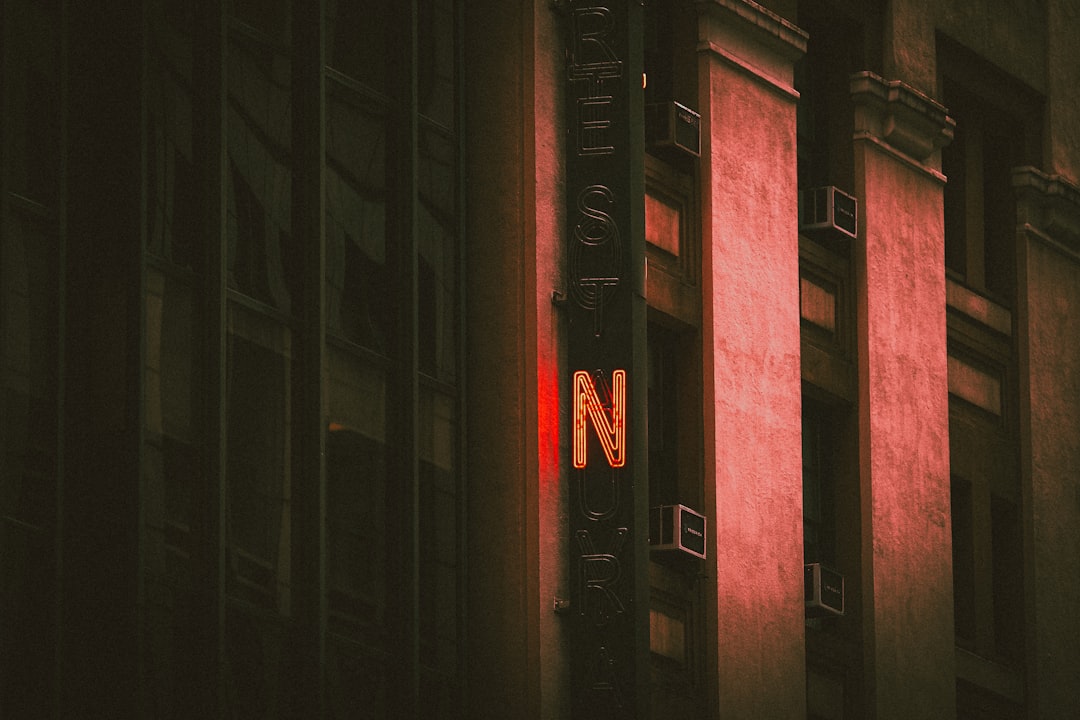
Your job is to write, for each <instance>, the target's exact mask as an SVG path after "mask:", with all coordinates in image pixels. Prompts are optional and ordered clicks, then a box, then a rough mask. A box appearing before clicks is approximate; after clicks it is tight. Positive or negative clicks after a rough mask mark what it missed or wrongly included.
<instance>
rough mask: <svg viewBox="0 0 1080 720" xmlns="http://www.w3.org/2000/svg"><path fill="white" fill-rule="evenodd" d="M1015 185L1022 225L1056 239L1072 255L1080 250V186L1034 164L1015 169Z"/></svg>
mask: <svg viewBox="0 0 1080 720" xmlns="http://www.w3.org/2000/svg"><path fill="white" fill-rule="evenodd" d="M1012 186H1013V192H1014V193H1015V194H1016V219H1017V222H1018V223H1019V224H1021V225H1025V226H1030V227H1031V228H1033V229H1035V230H1036V231H1038V232H1039V233H1041V234H1042V235H1045V236H1048V237H1049V238H1051V239H1053V240H1055V241H1056V242H1057V243H1059V244H1060V245H1062V246H1064V249H1066V250H1068V251H1069V252H1070V253H1071V254H1073V255H1076V254H1077V253H1080V186H1078V185H1077V184H1076V183H1074V182H1072V181H1071V180H1069V179H1067V178H1064V177H1062V176H1061V175H1048V174H1046V173H1044V172H1042V171H1041V170H1038V169H1037V168H1034V167H1031V166H1024V167H1018V168H1014V169H1013V172H1012Z"/></svg>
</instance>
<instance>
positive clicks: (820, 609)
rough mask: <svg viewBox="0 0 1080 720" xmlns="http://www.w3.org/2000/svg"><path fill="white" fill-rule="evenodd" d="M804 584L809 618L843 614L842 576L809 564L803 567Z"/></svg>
mask: <svg viewBox="0 0 1080 720" xmlns="http://www.w3.org/2000/svg"><path fill="white" fill-rule="evenodd" d="M803 573H804V577H803V580H804V582H805V584H806V614H807V615H808V616H810V617H820V616H822V615H843V614H844V576H843V575H841V574H840V573H838V572H836V571H835V570H830V569H828V568H827V567H824V566H822V564H821V563H810V564H809V565H805V566H804V567H803Z"/></svg>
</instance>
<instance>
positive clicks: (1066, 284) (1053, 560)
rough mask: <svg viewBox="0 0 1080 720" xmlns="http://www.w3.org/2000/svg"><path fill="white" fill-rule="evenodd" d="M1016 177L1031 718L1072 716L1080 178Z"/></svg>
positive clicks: (1079, 654)
mask: <svg viewBox="0 0 1080 720" xmlns="http://www.w3.org/2000/svg"><path fill="white" fill-rule="evenodd" d="M1013 185H1014V187H1015V188H1016V190H1017V195H1018V203H1017V210H1018V213H1017V216H1018V219H1019V226H1018V230H1019V232H1018V236H1017V239H1018V243H1017V244H1018V252H1017V260H1018V262H1017V266H1018V270H1019V277H1018V279H1019V288H1020V291H1019V293H1018V297H1017V328H1018V341H1019V370H1020V372H1019V377H1020V448H1021V451H1020V457H1021V482H1022V484H1023V501H1024V506H1025V536H1024V541H1025V545H1026V547H1025V563H1024V566H1025V568H1026V576H1025V578H1024V581H1025V596H1026V605H1027V610H1026V622H1027V630H1028V632H1027V635H1028V651H1027V670H1028V678H1029V680H1028V687H1027V704H1028V707H1029V708H1030V711H1031V713H1030V715H1029V717H1031V718H1055V717H1067V716H1068V715H1069V714H1070V713H1075V711H1076V708H1078V707H1080V685H1078V684H1077V682H1076V677H1077V671H1078V669H1080V646H1078V645H1077V642H1076V638H1078V637H1080V617H1078V616H1077V613H1076V596H1075V585H1076V578H1078V577H1080V486H1078V485H1077V482H1076V477H1077V468H1080V442H1078V440H1077V438H1080V313H1077V308H1080V187H1078V186H1077V185H1076V184H1075V183H1072V182H1070V181H1068V180H1066V179H1064V178H1062V177H1060V176H1057V175H1046V174H1044V173H1042V172H1040V171H1038V170H1036V169H1034V168H1022V169H1019V170H1017V171H1014V173H1013Z"/></svg>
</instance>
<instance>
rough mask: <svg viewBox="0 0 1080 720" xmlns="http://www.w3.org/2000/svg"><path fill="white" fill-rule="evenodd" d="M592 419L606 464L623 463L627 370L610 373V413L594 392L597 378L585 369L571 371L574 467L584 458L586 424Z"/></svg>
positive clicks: (617, 465)
mask: <svg viewBox="0 0 1080 720" xmlns="http://www.w3.org/2000/svg"><path fill="white" fill-rule="evenodd" d="M588 420H592V424H593V427H594V428H595V429H596V434H597V435H598V436H599V438H600V446H601V447H603V448H604V455H605V456H606V457H607V461H608V465H610V466H611V467H613V468H619V467H622V466H623V465H625V464H626V371H625V370H615V371H613V372H612V373H611V415H610V416H609V415H608V412H607V410H605V409H604V404H603V403H602V402H600V396H599V395H598V394H597V392H596V381H595V380H594V379H593V377H592V375H590V374H589V373H588V372H586V371H584V370H578V371H577V372H575V373H574V467H576V468H583V467H585V464H586V461H587V459H588V458H587V452H586V451H587V446H588V443H587V442H586V434H587V433H586V426H587V425H588Z"/></svg>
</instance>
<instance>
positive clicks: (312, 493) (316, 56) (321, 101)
mask: <svg viewBox="0 0 1080 720" xmlns="http://www.w3.org/2000/svg"><path fill="white" fill-rule="evenodd" d="M292 5H293V19H292V32H293V48H294V53H295V55H294V58H293V80H292V87H293V98H292V107H293V125H292V132H293V136H292V145H293V153H294V154H293V159H294V168H293V172H294V175H293V177H294V181H293V185H292V187H293V195H292V204H293V205H292V218H293V228H292V232H293V234H294V238H295V241H296V242H297V244H298V246H299V247H300V248H301V250H300V253H299V257H300V259H301V265H302V267H301V268H299V269H298V272H299V274H300V287H301V294H300V308H299V312H298V313H297V314H298V316H299V318H300V320H301V322H300V324H299V342H300V347H299V352H298V356H297V362H296V364H295V366H294V375H293V387H294V388H295V392H296V393H297V395H296V397H297V400H298V402H297V405H296V409H295V412H296V413H297V414H296V415H295V416H294V417H295V424H294V437H295V438H296V441H297V456H296V458H295V459H294V463H295V464H296V466H297V468H298V472H296V473H295V475H294V477H295V483H296V484H295V485H294V490H293V494H292V498H291V502H292V516H291V519H292V542H291V551H292V558H293V573H294V575H293V603H294V605H293V609H294V618H295V623H296V628H295V629H296V636H297V637H296V639H297V645H296V647H295V648H294V650H295V652H296V653H297V655H298V658H299V660H300V661H299V662H298V663H297V664H296V667H297V669H299V671H300V673H301V675H302V677H298V678H295V679H294V682H295V690H296V693H297V696H298V697H297V700H298V702H300V703H302V704H301V705H298V706H300V707H306V708H308V709H309V711H310V712H311V716H312V717H322V716H323V715H324V714H325V711H326V671H325V668H326V524H325V522H323V518H324V517H325V511H326V413H325V408H324V407H323V396H324V393H323V381H324V380H323V368H324V367H325V364H326V363H325V353H326V303H325V287H324V278H325V274H326V247H325V245H326V243H325V231H324V230H325V228H324V225H325V213H324V205H325V197H326V195H325V163H324V158H325V153H326V142H325V119H326V118H325V77H326V73H325V70H324V68H325V65H326V59H325V50H324V27H325V23H324V5H325V3H324V2H322V1H321V0H317V1H316V2H310V3H301V2H295V1H294V2H293V4H292Z"/></svg>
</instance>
